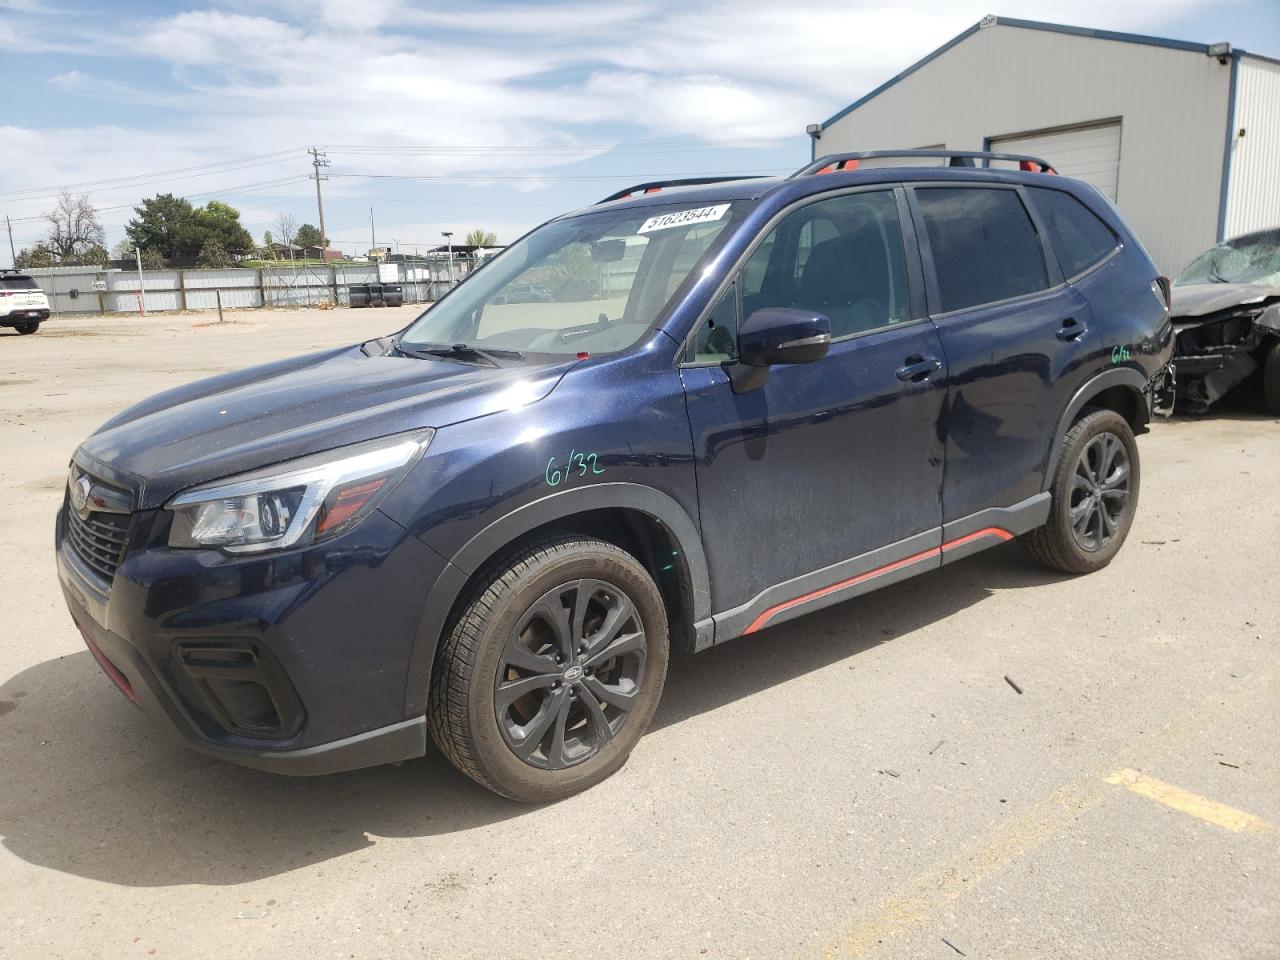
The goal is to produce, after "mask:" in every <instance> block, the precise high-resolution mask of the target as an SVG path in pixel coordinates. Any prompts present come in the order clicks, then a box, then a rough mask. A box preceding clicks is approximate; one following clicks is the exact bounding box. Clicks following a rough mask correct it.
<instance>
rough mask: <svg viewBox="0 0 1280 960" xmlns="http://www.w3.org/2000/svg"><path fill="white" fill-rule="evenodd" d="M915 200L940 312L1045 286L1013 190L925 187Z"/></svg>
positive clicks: (1035, 241)
mask: <svg viewBox="0 0 1280 960" xmlns="http://www.w3.org/2000/svg"><path fill="white" fill-rule="evenodd" d="M916 203H917V204H918V205H919V207H920V213H921V214H922V216H923V217H924V227H925V231H926V232H927V234H928V237H929V247H930V249H931V250H932V251H933V267H934V272H935V274H936V276H937V280H938V292H939V293H940V294H941V297H942V304H941V311H942V312H943V313H949V312H950V311H952V310H963V309H964V308H965V307H972V306H976V305H977V304H981V303H994V302H995V301H997V300H1007V299H1009V298H1010V297H1019V296H1022V295H1024V294H1028V293H1035V292H1036V291H1038V290H1045V289H1047V288H1048V286H1049V274H1048V272H1047V270H1046V269H1045V263H1044V250H1043V249H1042V248H1041V246H1040V237H1039V235H1038V234H1037V233H1036V228H1035V226H1034V225H1033V224H1032V222H1031V217H1030V216H1029V215H1028V214H1027V210H1026V207H1024V206H1023V205H1022V200H1021V199H1020V198H1019V197H1018V194H1017V193H1016V192H1014V191H1013V190H1000V189H984V188H977V187H925V188H921V189H918V190H916Z"/></svg>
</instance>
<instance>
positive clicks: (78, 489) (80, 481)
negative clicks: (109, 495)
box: [71, 474, 93, 517]
mask: <svg viewBox="0 0 1280 960" xmlns="http://www.w3.org/2000/svg"><path fill="white" fill-rule="evenodd" d="M92 489H93V484H92V483H90V482H89V478H88V477H86V476H84V475H83V474H81V475H80V476H79V477H78V478H77V479H76V482H75V483H73V484H71V506H73V507H75V509H76V513H78V514H80V516H81V517H87V516H88V515H89V491H90V490H92Z"/></svg>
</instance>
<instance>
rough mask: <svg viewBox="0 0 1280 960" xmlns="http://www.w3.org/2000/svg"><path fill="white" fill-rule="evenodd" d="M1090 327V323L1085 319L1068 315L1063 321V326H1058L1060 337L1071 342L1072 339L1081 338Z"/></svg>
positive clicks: (1066, 341) (1065, 341)
mask: <svg viewBox="0 0 1280 960" xmlns="http://www.w3.org/2000/svg"><path fill="white" fill-rule="evenodd" d="M1088 329H1089V325H1088V324H1087V323H1085V322H1084V321H1083V320H1077V319H1076V318H1075V317H1067V319H1065V320H1063V321H1062V326H1061V327H1059V328H1058V339H1059V340H1061V341H1063V342H1064V343H1070V342H1071V341H1072V340H1079V339H1080V338H1081V337H1083V336H1084V335H1085V331H1087V330H1088Z"/></svg>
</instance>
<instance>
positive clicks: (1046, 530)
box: [1021, 410, 1140, 573]
mask: <svg viewBox="0 0 1280 960" xmlns="http://www.w3.org/2000/svg"><path fill="white" fill-rule="evenodd" d="M1139 480H1140V469H1139V463H1138V444H1137V441H1136V440H1135V439H1134V436H1133V431H1132V430H1131V429H1130V427H1129V423H1128V421H1126V420H1125V419H1124V417H1122V416H1120V414H1118V413H1116V412H1115V411H1114V410H1093V411H1091V412H1089V413H1086V414H1085V415H1084V416H1083V417H1081V418H1080V419H1079V420H1078V421H1076V423H1075V425H1074V426H1072V428H1071V429H1070V430H1068V431H1067V435H1066V437H1064V438H1063V441H1062V446H1061V448H1060V449H1059V454H1058V463H1057V468H1056V470H1055V473H1054V478H1053V484H1052V485H1051V486H1050V488H1049V492H1050V495H1051V497H1052V502H1051V506H1050V509H1049V520H1048V522H1047V523H1045V524H1044V526H1042V527H1040V528H1038V529H1036V530H1033V531H1032V532H1031V533H1029V534H1027V535H1025V536H1023V537H1022V538H1021V541H1022V543H1023V545H1024V546H1025V547H1026V549H1027V551H1028V552H1029V553H1030V554H1031V556H1033V557H1034V558H1035V559H1036V560H1038V561H1039V562H1040V563H1042V564H1044V565H1045V566H1047V567H1049V568H1051V569H1054V570H1061V571H1062V572H1064V573H1092V572H1093V571H1094V570H1100V569H1101V568H1103V567H1105V566H1106V565H1107V564H1108V563H1110V562H1111V560H1112V558H1113V557H1114V556H1115V555H1116V554H1117V553H1118V552H1119V551H1120V547H1121V546H1122V545H1123V544H1124V540H1125V537H1126V536H1128V534H1129V528H1130V527H1131V526H1132V525H1133V516H1134V511H1135V510H1136V509H1137V507H1138V486H1139Z"/></svg>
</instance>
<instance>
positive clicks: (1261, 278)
mask: <svg viewBox="0 0 1280 960" xmlns="http://www.w3.org/2000/svg"><path fill="white" fill-rule="evenodd" d="M1174 283H1175V284H1188V283H1263V284H1271V285H1272V286H1277V287H1280V230H1268V231H1267V232H1266V233H1253V234H1250V235H1249V236H1247V237H1241V238H1239V239H1238V240H1228V241H1227V242H1226V243H1220V244H1218V245H1217V246H1216V247H1210V248H1209V249H1208V250H1206V251H1205V252H1204V253H1202V254H1200V256H1198V257H1196V258H1195V259H1194V260H1193V261H1191V266H1189V267H1187V269H1185V270H1183V271H1182V273H1180V274H1179V275H1178V279H1177V280H1175V281H1174Z"/></svg>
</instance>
